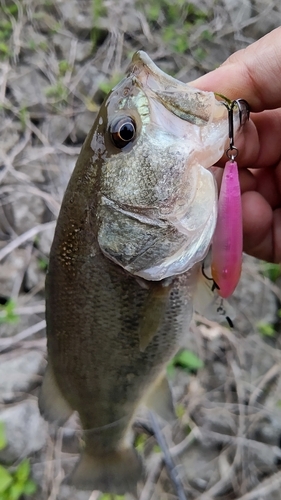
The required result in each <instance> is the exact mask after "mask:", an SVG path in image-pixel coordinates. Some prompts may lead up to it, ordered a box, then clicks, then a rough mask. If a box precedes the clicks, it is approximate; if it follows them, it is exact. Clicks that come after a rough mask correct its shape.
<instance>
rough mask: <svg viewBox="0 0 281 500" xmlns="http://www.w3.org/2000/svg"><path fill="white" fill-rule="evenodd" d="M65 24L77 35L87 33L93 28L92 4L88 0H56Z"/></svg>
mask: <svg viewBox="0 0 281 500" xmlns="http://www.w3.org/2000/svg"><path fill="white" fill-rule="evenodd" d="M58 4H59V7H60V10H61V13H62V15H63V18H64V21H65V24H66V25H67V26H68V27H69V29H70V30H71V31H72V32H73V33H75V34H77V35H79V36H82V37H83V36H87V35H89V33H90V31H91V29H92V28H93V15H92V4H91V2H88V0H68V2H64V1H62V0H60V1H58Z"/></svg>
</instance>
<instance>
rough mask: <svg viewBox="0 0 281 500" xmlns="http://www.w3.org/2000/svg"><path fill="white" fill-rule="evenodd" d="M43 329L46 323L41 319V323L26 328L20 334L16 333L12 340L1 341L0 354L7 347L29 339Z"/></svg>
mask: <svg viewBox="0 0 281 500" xmlns="http://www.w3.org/2000/svg"><path fill="white" fill-rule="evenodd" d="M45 327H46V321H45V320H44V319H43V320H42V321H39V323H36V324H35V325H32V326H30V327H29V328H26V329H25V330H23V331H22V332H20V333H17V334H16V335H14V336H13V337H12V338H4V339H1V341H0V345H1V346H2V347H1V348H0V352H3V351H4V350H5V349H7V348H8V347H10V346H12V345H15V344H17V343H18V342H21V341H22V340H25V339H26V338H28V337H31V336H32V335H34V334H35V333H38V332H40V331H41V330H43V329H44V328H45Z"/></svg>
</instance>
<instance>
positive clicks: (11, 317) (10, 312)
mask: <svg viewBox="0 0 281 500" xmlns="http://www.w3.org/2000/svg"><path fill="white" fill-rule="evenodd" d="M15 307H16V304H15V302H14V301H13V300H11V299H10V300H8V301H7V302H6V304H4V305H0V324H1V323H17V321H18V319H19V317H18V315H17V314H16V313H15Z"/></svg>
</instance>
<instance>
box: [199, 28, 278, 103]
mask: <svg viewBox="0 0 281 500" xmlns="http://www.w3.org/2000/svg"><path fill="white" fill-rule="evenodd" d="M280 72H281V27H279V28H276V29H275V30H273V31H272V32H271V33H269V34H268V35H266V36H264V37H263V38H261V39H260V40H258V41H257V42H255V43H253V44H252V45H249V46H248V47H247V48H246V49H242V50H239V51H238V52H236V53H234V54H232V56H230V57H229V58H228V59H227V60H226V62H225V63H224V64H223V65H222V66H220V67H219V68H218V69H216V70H214V71H212V72H210V73H208V74H207V75H204V76H203V77H201V78H199V79H197V80H195V81H193V82H191V85H193V86H194V87H197V88H199V89H201V90H209V91H213V92H218V93H220V94H223V95H225V96H226V97H228V98H229V99H238V98H240V97H243V99H246V100H247V101H248V103H249V105H250V108H251V110H252V111H263V110H265V109H273V108H276V107H279V106H281V79H280Z"/></svg>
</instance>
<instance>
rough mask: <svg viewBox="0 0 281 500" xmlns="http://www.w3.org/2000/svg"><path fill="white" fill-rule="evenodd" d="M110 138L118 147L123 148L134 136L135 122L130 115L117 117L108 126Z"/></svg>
mask: <svg viewBox="0 0 281 500" xmlns="http://www.w3.org/2000/svg"><path fill="white" fill-rule="evenodd" d="M109 132H110V135H111V140H112V142H113V144H114V145H115V146H116V147H117V148H118V149H123V148H124V147H125V146H127V144H129V143H130V142H132V140H133V139H134V138H135V136H136V124H135V121H134V120H133V118H131V117H130V116H122V117H120V116H119V117H117V118H115V120H113V122H112V123H111V125H110V127H109Z"/></svg>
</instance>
